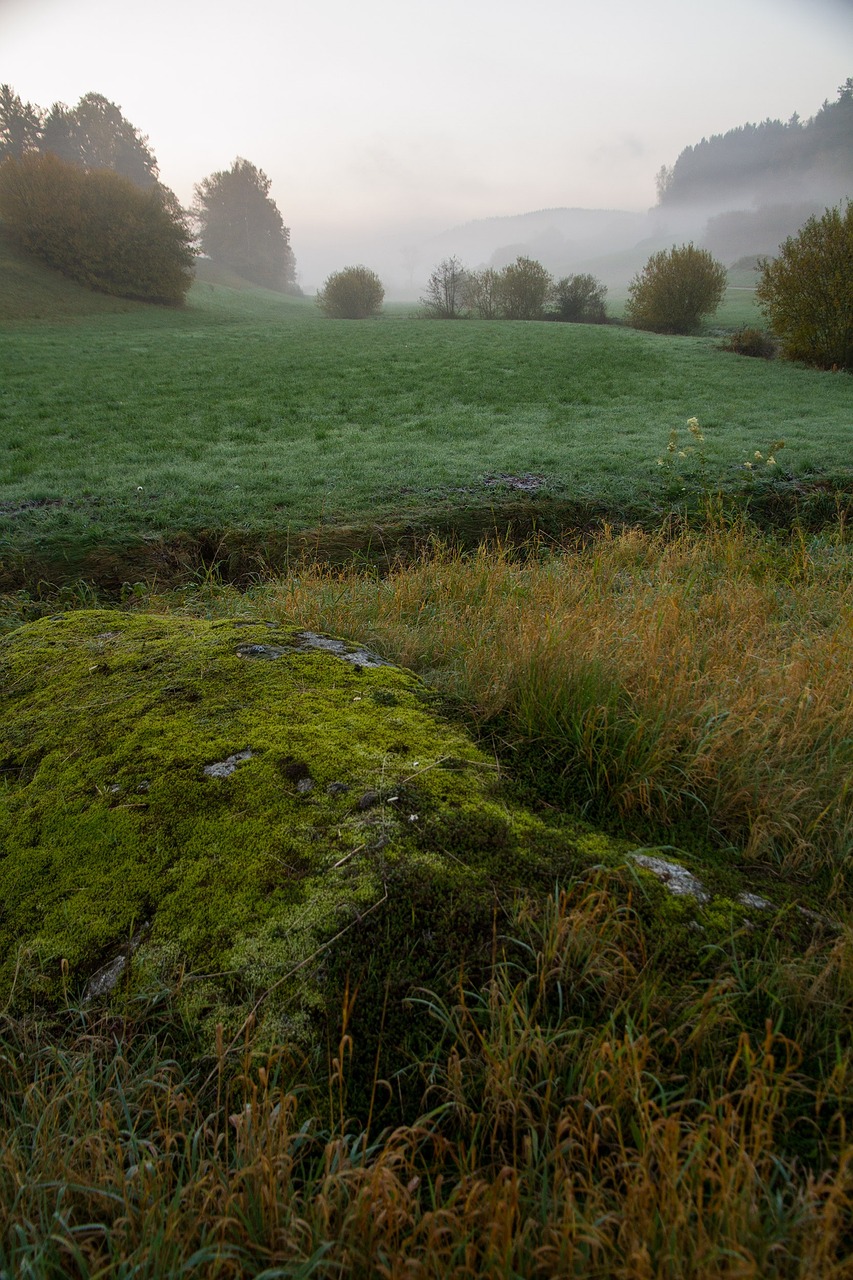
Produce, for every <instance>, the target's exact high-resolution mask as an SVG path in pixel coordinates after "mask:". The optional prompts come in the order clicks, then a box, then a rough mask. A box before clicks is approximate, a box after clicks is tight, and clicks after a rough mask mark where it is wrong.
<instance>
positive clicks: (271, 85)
mask: <svg viewBox="0 0 853 1280" xmlns="http://www.w3.org/2000/svg"><path fill="white" fill-rule="evenodd" d="M851 37H853V11H851V9H850V6H849V5H848V4H844V3H840V2H839V3H835V2H834V0H823V3H813V2H812V3H808V4H806V3H803V2H800V0H784V2H779V0H777V2H775V3H771V0H754V2H753V3H751V4H750V5H748V6H744V5H743V4H741V3H735V0H721V2H720V3H719V4H718V5H717V6H715V8H714V12H713V22H712V23H711V22H710V21H709V20H708V17H707V15H706V14H704V13H703V14H702V15H701V19H700V17H699V15H694V14H693V13H692V12H691V13H687V11H686V10H685V7H684V6H683V5H682V4H679V3H676V0H655V2H654V3H651V4H647V5H645V6H642V7H639V6H636V5H635V4H633V3H631V2H629V0H617V3H615V4H614V5H612V6H610V7H609V9H608V10H607V15H606V22H605V21H603V20H602V17H601V15H600V14H598V13H596V12H593V11H591V10H589V9H588V7H586V6H582V5H579V4H574V3H567V2H566V0H534V2H533V3H532V4H528V5H525V6H523V7H522V6H519V5H517V4H513V3H511V0H498V2H497V3H490V4H486V3H484V2H483V0H472V2H471V3H466V5H464V6H459V5H457V4H453V3H451V0H435V2H433V3H430V4H426V3H422V2H420V0H416V2H415V3H412V4H407V5H406V6H400V5H399V3H392V0H366V3H365V4H364V5H362V6H359V7H358V9H357V10H356V9H354V8H352V6H350V5H348V4H346V3H344V0H320V2H319V3H317V4H314V5H311V6H308V5H303V4H295V3H294V4H289V5H286V6H281V5H279V4H274V3H271V2H270V0H248V3H247V4H245V5H243V6H241V7H240V10H239V13H238V12H237V11H236V10H234V8H233V7H232V6H230V5H229V6H226V5H222V4H218V5H212V6H211V5H209V4H202V3H201V2H200V0H187V3H183V4H181V5H180V6H178V7H177V8H176V7H175V6H174V5H167V4H166V0H152V3H151V4H150V5H148V6H147V8H146V15H145V22H144V23H143V24H139V23H138V22H136V21H134V22H133V23H130V21H127V22H125V20H124V18H123V17H122V15H121V14H120V13H119V14H117V12H116V10H115V7H114V6H113V5H111V4H108V3H107V2H106V0H79V2H78V3H75V4H74V5H73V6H70V5H68V4H67V3H61V2H60V0H5V2H4V3H3V5H2V7H1V8H0V44H2V49H3V53H4V59H3V68H2V70H0V76H2V79H3V80H4V81H6V82H8V83H9V84H11V85H12V86H13V87H14V89H15V90H16V92H17V93H18V94H19V95H20V97H21V98H22V100H23V101H24V102H32V103H38V104H40V105H41V106H42V107H43V108H45V109H49V108H50V107H51V105H52V104H53V103H54V102H56V101H60V102H63V103H66V104H73V103H74V102H76V101H77V100H78V99H79V98H80V97H81V96H82V95H84V94H86V93H89V92H92V91H95V92H98V93H100V94H103V95H104V96H105V97H106V98H107V99H109V100H110V101H111V102H114V103H116V104H118V105H119V106H120V107H121V109H122V111H123V112H124V114H125V116H126V117H127V118H128V119H129V120H131V121H133V123H134V125H136V126H137V127H138V128H139V130H140V132H141V133H142V134H143V135H145V136H147V137H148V138H149V140H150V146H151V148H152V150H153V152H154V153H155V154H156V158H157V162H158V165H159V171H160V178H161V181H162V182H163V183H164V184H165V185H166V186H168V187H169V188H171V189H172V190H173V191H174V192H175V193H176V195H177V196H178V198H179V200H180V201H181V202H182V203H183V204H185V205H187V206H189V205H190V204H191V202H192V200H193V192H194V188H195V185H196V184H197V183H199V182H201V181H202V180H203V179H204V178H205V177H206V176H207V175H209V174H211V173H214V172H219V171H222V170H223V169H225V168H226V167H227V166H228V165H230V164H232V163H233V162H234V160H235V157H237V156H240V157H244V158H245V159H247V160H249V161H250V162H251V163H252V164H254V165H256V166H257V167H258V168H259V169H260V170H262V171H263V172H264V173H265V174H267V175H268V176H269V179H270V182H271V196H272V198H273V199H274V200H275V202H276V204H277V206H278V208H279V209H280V210H281V214H282V217H283V220H284V223H285V224H286V226H287V227H289V228H290V233H291V246H292V249H293V252H294V254H295V258H296V268H297V280H298V282H299V283H300V284H301V285H302V287H303V288H304V289H305V290H306V291H307V292H313V290H314V289H315V288H316V287H317V286H318V285H319V284H321V283H322V281H323V279H324V278H325V277H326V275H328V273H329V272H331V271H333V270H336V269H338V268H339V267H341V266H342V265H344V264H346V263H350V262H358V261H364V262H366V263H368V265H370V266H371V267H372V268H373V269H375V270H376V271H378V272H379V273H380V274H381V275H382V277H383V280H384V282H385V285H386V292H387V295H388V296H390V297H417V295H418V292H419V290H420V289H421V288H422V287H423V282H424V279H425V278H426V275H427V274H428V272H429V270H430V268H431V266H432V265H433V263H434V261H435V260H436V258H438V257H441V256H443V255H445V254H447V253H455V254H458V255H459V256H460V257H461V258H462V259H463V260H464V261H466V262H468V263H470V265H472V266H477V265H485V264H488V263H491V264H494V265H498V266H500V265H501V264H502V262H504V261H506V260H509V259H510V258H511V257H513V256H515V254H517V253H518V252H524V253H530V254H533V255H535V256H537V257H539V258H540V259H541V260H542V261H543V262H544V263H545V264H546V265H547V266H548V267H549V269H550V270H552V271H554V272H557V273H561V272H565V271H575V270H583V269H586V268H590V269H595V270H596V271H597V273H598V275H599V276H600V277H601V279H602V280H604V281H606V282H608V283H610V284H612V285H614V286H616V285H619V284H620V283H624V282H625V280H626V279H627V278H628V277H630V275H631V274H632V272H633V270H635V269H636V260H637V259H638V258H639V259H640V261H642V258H643V252H644V251H646V252H648V251H649V250H650V249H654V248H657V247H659V246H660V245H663V244H667V243H671V242H672V240H673V239H676V238H678V239H684V238H687V237H692V238H694V239H696V240H701V239H703V238H705V239H707V241H708V245H709V247H712V248H714V250H715V251H717V252H719V253H720V255H721V256H722V258H723V259H724V260H729V259H736V258H738V257H741V256H744V255H745V254H748V253H754V252H766V251H767V250H772V248H773V246H774V243H775V242H777V241H776V240H775V237H777V236H778V234H779V232H780V228H781V231H782V232H783V233H784V234H787V233H788V231H789V230H790V229H792V228H791V226H790V224H791V223H793V224H794V227H795V226H796V225H799V223H800V222H801V221H802V217H801V215H802V213H803V211H804V210H808V211H811V210H812V209H813V208H814V207H822V206H823V204H824V203H825V202H827V201H828V200H829V201H831V200H835V199H837V198H838V197H839V196H841V195H844V194H846V192H847V191H849V190H850V170H849V165H848V166H847V167H846V168H845V167H844V166H842V167H840V168H839V167H838V166H837V165H836V166H833V165H829V166H824V168H823V169H820V170H819V171H818V170H814V171H812V170H810V169H809V168H808V167H806V168H802V166H801V167H799V168H798V169H797V170H796V172H794V171H793V170H788V171H787V172H786V171H785V170H784V166H783V167H782V168H781V169H780V170H779V173H778V174H777V178H776V180H774V182H772V183H770V184H764V185H763V186H761V190H758V189H757V188H756V190H753V191H749V190H746V189H745V188H744V186H743V184H742V183H739V182H737V181H730V180H729V178H730V175H729V176H725V175H721V176H720V177H719V179H715V180H713V181H711V182H710V183H709V184H706V186H705V189H703V190H702V191H701V193H699V192H698V191H697V192H695V193H694V196H693V197H692V198H691V199H690V200H688V201H686V202H685V201H684V200H682V199H680V198H679V199H677V200H675V199H673V200H672V201H670V202H669V203H667V201H666V200H664V201H663V204H662V206H661V208H658V207H657V204H658V197H659V191H658V189H657V188H656V175H658V177H659V176H660V175H661V173H662V172H664V173H665V172H666V171H667V170H671V169H672V167H673V166H675V165H676V162H677V161H678V159H679V157H680V156H681V155H682V153H683V152H684V150H685V148H690V147H696V146H697V145H698V144H699V143H700V141H701V140H705V139H710V138H712V136H713V135H720V134H726V133H728V132H729V131H731V130H736V129H739V128H741V127H742V126H744V125H745V124H746V123H747V122H755V123H758V124H760V122H762V121H777V122H780V123H781V122H785V124H786V125H787V124H790V123H791V120H792V117H794V116H795V113H798V118H799V120H800V121H801V122H802V123H805V122H807V121H809V120H811V119H812V118H813V117H815V116H816V115H817V114H818V113H819V112H820V109H821V104H822V103H824V102H826V101H829V102H834V101H835V98H836V92H837V89H838V86H839V85H843V84H844V83H845V80H846V77H847V75H848V74H849V73H850V70H851V67H850V65H849V62H850V59H849V50H850V48H851V47H853V44H851ZM746 169H747V171H749V172H753V171H754V165H753V164H752V163H751V162H750V161H747V163H746ZM658 185H659V184H658ZM759 185H761V184H759ZM771 188H772V189H771ZM768 202H769V203H771V204H772V205H773V206H777V205H779V204H780V203H781V204H787V205H790V206H791V211H790V212H789V214H788V215H787V216H786V215H781V216H780V215H778V213H777V214H774V215H772V216H770V217H769V219H768V220H767V221H768V225H767V227H766V229H765V228H763V227H761V226H757V225H753V226H751V227H750V226H749V225H746V224H743V222H742V223H741V225H738V226H734V225H725V224H721V223H720V222H719V218H720V215H724V214H726V213H727V212H729V211H736V212H739V213H740V214H743V213H750V214H752V213H755V211H756V208H758V207H760V206H762V205H763V204H765V203H768ZM531 211H534V212H531ZM535 211H540V212H535ZM521 215H524V216H521ZM709 218H710V219H714V220H715V221H714V224H713V225H711V226H709V225H708V223H709ZM771 224H772V225H771ZM626 255H627V256H626Z"/></svg>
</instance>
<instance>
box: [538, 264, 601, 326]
mask: <svg viewBox="0 0 853 1280" xmlns="http://www.w3.org/2000/svg"><path fill="white" fill-rule="evenodd" d="M606 293H607V286H606V285H603V284H602V283H601V281H600V280H596V278H595V276H590V275H575V276H564V277H563V278H562V280H558V281H557V283H556V284H555V285H554V288H553V291H552V294H551V312H550V314H551V316H552V317H553V318H554V319H555V320H565V321H569V322H571V323H580V324H604V323H605V322H606V320H607V312H606V311H605V309H604V298H605V295H606Z"/></svg>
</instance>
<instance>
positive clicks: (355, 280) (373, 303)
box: [317, 266, 385, 320]
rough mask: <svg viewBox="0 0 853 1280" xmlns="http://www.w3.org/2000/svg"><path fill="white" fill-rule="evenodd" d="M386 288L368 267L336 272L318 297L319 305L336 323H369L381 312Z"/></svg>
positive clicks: (350, 268)
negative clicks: (363, 321) (362, 321)
mask: <svg viewBox="0 0 853 1280" xmlns="http://www.w3.org/2000/svg"><path fill="white" fill-rule="evenodd" d="M384 297H385V289H384V288H383V286H382V281H381V280H380V279H379V276H378V275H377V274H376V272H375V271H371V270H370V269H369V268H368V267H361V266H359V267H344V269H343V271H334V272H333V273H332V274H331V275H330V276H329V277H328V279H327V280H326V281H325V283H324V284H323V288H322V289H321V290H320V292H319V293H318V294H317V306H318V307H319V308H320V310H321V311H322V312H323V313H324V314H325V315H327V316H330V317H331V318H332V319H333V320H366V319H368V317H370V316H378V315H379V313H380V311H381V310H382V302H383V299H384Z"/></svg>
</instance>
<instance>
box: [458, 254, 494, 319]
mask: <svg viewBox="0 0 853 1280" xmlns="http://www.w3.org/2000/svg"><path fill="white" fill-rule="evenodd" d="M500 282H501V273H500V272H499V271H495V269H494V267H485V268H484V269H483V270H482V271H469V272H468V274H467V275H466V277H465V286H464V292H463V301H464V304H465V306H466V308H467V309H468V310H469V311H473V312H475V313H476V315H478V316H479V318H480V319H481V320H497V318H498V316H499V315H500Z"/></svg>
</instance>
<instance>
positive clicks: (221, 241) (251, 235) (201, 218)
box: [193, 156, 296, 290]
mask: <svg viewBox="0 0 853 1280" xmlns="http://www.w3.org/2000/svg"><path fill="white" fill-rule="evenodd" d="M271 185H272V184H271V182H270V179H269V178H268V177H267V175H266V174H265V173H264V171H263V170H262V169H258V168H257V167H256V166H255V165H253V164H252V163H251V162H250V161H249V160H243V159H242V158H241V157H239V156H238V157H237V159H236V160H235V161H234V163H233V164H232V166H231V168H230V169H223V170H220V171H219V172H218V173H212V174H211V175H210V177H208V178H205V179H204V180H203V181H202V182H200V183H199V184H198V185H197V187H196V188H195V204H194V206H193V214H194V216H195V219H196V222H197V225H198V230H199V240H200V242H201V247H202V249H203V250H204V252H205V253H207V254H209V255H210V257H211V258H212V259H213V260H214V261H215V262H220V263H222V264H223V266H226V267H228V268H230V270H232V271H235V272H236V273H237V274H238V275H241V276H243V277H245V279H246V280H251V281H253V283H255V284H259V285H264V286H265V287H266V288H268V289H283V290H288V289H293V288H294V287H295V280H296V260H295V258H294V256H293V250H292V249H291V247H290V231H289V229H288V228H287V227H286V226H285V225H284V221H283V219H282V216H281V214H280V213H279V211H278V207H277V205H276V203H275V201H274V200H273V199H272V197H271V196H270V186H271Z"/></svg>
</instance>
